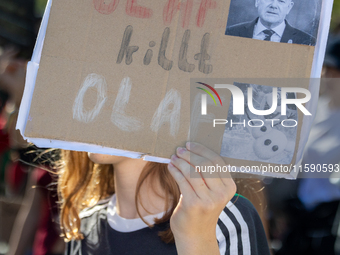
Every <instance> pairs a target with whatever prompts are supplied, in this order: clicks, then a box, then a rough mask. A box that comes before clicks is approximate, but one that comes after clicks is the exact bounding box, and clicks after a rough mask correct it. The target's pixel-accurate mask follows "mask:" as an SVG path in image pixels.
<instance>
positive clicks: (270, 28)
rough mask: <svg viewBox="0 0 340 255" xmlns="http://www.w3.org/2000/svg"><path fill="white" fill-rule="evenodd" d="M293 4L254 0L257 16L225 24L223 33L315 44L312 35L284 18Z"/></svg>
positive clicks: (282, 1)
mask: <svg viewBox="0 0 340 255" xmlns="http://www.w3.org/2000/svg"><path fill="white" fill-rule="evenodd" d="M293 6H294V2H293V1H292V0H255V7H256V8H257V13H258V17H257V18H256V19H255V20H253V21H250V22H245V23H241V24H236V25H233V26H227V29H226V32H225V34H226V35H232V36H240V37H246V38H253V39H258V40H264V41H272V42H282V43H296V44H304V45H311V46H315V43H316V39H315V38H314V37H313V36H311V35H309V34H307V33H305V32H303V31H301V30H299V29H297V28H295V27H292V26H291V25H290V24H289V23H288V21H287V20H286V16H287V15H288V14H289V12H290V11H291V9H292V8H293Z"/></svg>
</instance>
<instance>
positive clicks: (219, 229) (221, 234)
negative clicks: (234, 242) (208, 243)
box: [216, 219, 230, 255]
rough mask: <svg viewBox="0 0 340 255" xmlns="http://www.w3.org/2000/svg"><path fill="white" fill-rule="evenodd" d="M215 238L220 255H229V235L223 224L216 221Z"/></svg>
mask: <svg viewBox="0 0 340 255" xmlns="http://www.w3.org/2000/svg"><path fill="white" fill-rule="evenodd" d="M216 237H217V241H218V247H219V250H220V255H230V249H229V246H230V239H229V237H230V234H229V230H228V229H227V227H226V226H225V225H224V224H223V222H222V221H221V220H220V219H218V222H217V226H216Z"/></svg>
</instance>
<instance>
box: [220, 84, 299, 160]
mask: <svg viewBox="0 0 340 255" xmlns="http://www.w3.org/2000/svg"><path fill="white" fill-rule="evenodd" d="M234 85H235V86H237V87H238V88H239V89H241V90H242V92H243V94H244V100H245V111H244V115H234V114H233V98H232V99H231V101H230V105H229V111H228V117H227V124H226V126H225V131H224V134H223V140H222V148H221V156H223V157H228V158H236V159H244V160H252V161H259V162H267V163H274V164H289V163H291V161H292V159H293V155H294V149H295V141H296V135H297V126H298V112H297V107H296V106H295V105H292V104H287V107H286V113H285V114H284V112H282V104H281V103H282V102H281V101H282V97H283V96H284V95H282V93H281V88H276V87H270V86H263V85H255V84H244V83H234ZM249 93H251V94H250V95H249ZM248 96H250V98H252V102H251V101H248V99H247V98H248ZM285 98H287V99H295V98H296V95H295V93H286V95H285ZM259 111H260V112H261V113H266V115H257V114H255V113H258V112H259ZM254 112H255V113H254Z"/></svg>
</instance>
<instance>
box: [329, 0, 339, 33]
mask: <svg viewBox="0 0 340 255" xmlns="http://www.w3.org/2000/svg"><path fill="white" fill-rule="evenodd" d="M339 23H340V0H334V4H333V12H332V21H331V28H332V29H336V28H337V27H339Z"/></svg>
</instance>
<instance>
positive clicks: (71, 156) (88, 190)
mask: <svg viewBox="0 0 340 255" xmlns="http://www.w3.org/2000/svg"><path fill="white" fill-rule="evenodd" d="M62 162H64V164H63V167H62V168H61V170H59V179H58V193H59V195H60V204H61V208H60V209H61V212H60V225H61V230H62V233H63V236H64V238H65V240H67V241H69V240H72V239H82V238H83V235H82V233H80V220H81V219H80V218H79V212H80V211H81V210H83V209H84V208H87V207H91V206H94V205H95V204H96V203H98V201H100V200H102V199H105V198H107V197H110V196H112V195H113V194H114V193H115V187H114V174H113V173H114V169H113V166H112V165H100V164H95V163H93V162H92V161H91V160H90V159H89V158H88V156H87V153H86V152H76V151H63V152H62ZM146 180H150V181H151V182H150V183H156V181H158V182H159V183H160V185H161V187H163V188H164V194H165V195H164V199H165V208H164V211H166V213H165V215H164V216H163V217H162V218H160V219H157V220H156V221H155V223H156V224H158V223H162V222H166V221H168V220H169V219H170V217H171V215H172V213H173V210H174V209H175V207H176V206H177V204H178V201H179V197H180V191H179V188H178V185H177V183H176V181H175V180H174V179H173V177H172V176H171V174H170V173H169V172H168V170H167V165H166V164H160V163H152V162H149V163H147V164H146V166H145V167H144V169H143V171H142V173H141V175H140V177H139V180H138V183H137V188H136V194H135V204H136V208H137V212H138V214H139V216H140V217H141V219H143V217H142V216H141V215H140V212H139V209H138V208H139V206H138V204H139V201H140V196H139V195H140V189H141V187H142V185H143V183H144V182H145V181H146ZM159 236H160V237H161V239H162V240H163V241H164V242H166V243H170V242H174V237H173V234H172V232H171V229H170V228H169V229H167V230H165V231H163V232H160V233H159Z"/></svg>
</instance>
